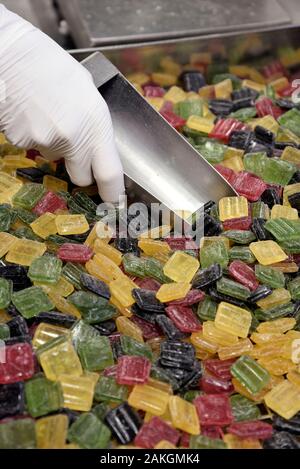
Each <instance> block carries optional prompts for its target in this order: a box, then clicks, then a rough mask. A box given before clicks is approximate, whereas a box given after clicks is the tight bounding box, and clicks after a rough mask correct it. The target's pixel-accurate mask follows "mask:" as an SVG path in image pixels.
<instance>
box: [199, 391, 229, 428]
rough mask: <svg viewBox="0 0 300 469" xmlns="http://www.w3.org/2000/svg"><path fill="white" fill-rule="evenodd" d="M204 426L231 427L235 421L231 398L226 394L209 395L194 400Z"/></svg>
mask: <svg viewBox="0 0 300 469" xmlns="http://www.w3.org/2000/svg"><path fill="white" fill-rule="evenodd" d="M194 405H195V407H196V409H197V412H198V416H199V420H200V422H201V425H202V426H208V425H220V426H224V425H229V424H231V422H232V420H233V415H232V413H231V405H230V400H229V397H228V396H227V395H226V394H224V395H222V394H208V395H203V396H199V397H197V398H196V399H195V400H194Z"/></svg>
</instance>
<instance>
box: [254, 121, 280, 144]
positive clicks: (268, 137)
mask: <svg viewBox="0 0 300 469" xmlns="http://www.w3.org/2000/svg"><path fill="white" fill-rule="evenodd" d="M254 135H255V139H256V140H257V141H258V142H261V143H263V144H267V145H272V144H273V143H274V141H275V134H274V133H273V132H271V131H270V130H268V129H266V128H265V127H262V126H261V125H257V126H256V127H255V129H254Z"/></svg>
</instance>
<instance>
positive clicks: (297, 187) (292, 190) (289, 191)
mask: <svg viewBox="0 0 300 469" xmlns="http://www.w3.org/2000/svg"><path fill="white" fill-rule="evenodd" d="M297 192H300V182H297V184H290V185H289V186H285V188H284V189H283V195H282V197H283V205H286V206H287V207H290V206H291V204H290V203H289V196H290V195H293V194H296V193H297Z"/></svg>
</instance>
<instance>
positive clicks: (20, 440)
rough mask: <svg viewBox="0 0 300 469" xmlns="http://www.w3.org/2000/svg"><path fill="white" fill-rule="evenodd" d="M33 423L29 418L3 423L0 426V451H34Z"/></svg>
mask: <svg viewBox="0 0 300 469" xmlns="http://www.w3.org/2000/svg"><path fill="white" fill-rule="evenodd" d="M35 448H36V436H35V421H34V420H33V419H31V418H21V419H16V420H14V419H12V420H8V421H6V422H4V421H3V423H1V425H0V449H35Z"/></svg>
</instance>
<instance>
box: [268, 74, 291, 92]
mask: <svg viewBox="0 0 300 469" xmlns="http://www.w3.org/2000/svg"><path fill="white" fill-rule="evenodd" d="M270 85H271V86H272V88H274V90H275V91H280V90H283V89H284V88H287V87H288V86H289V81H288V79H287V78H286V77H280V78H276V80H273V81H271V82H270Z"/></svg>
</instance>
